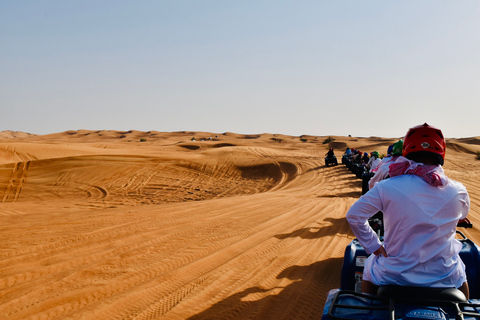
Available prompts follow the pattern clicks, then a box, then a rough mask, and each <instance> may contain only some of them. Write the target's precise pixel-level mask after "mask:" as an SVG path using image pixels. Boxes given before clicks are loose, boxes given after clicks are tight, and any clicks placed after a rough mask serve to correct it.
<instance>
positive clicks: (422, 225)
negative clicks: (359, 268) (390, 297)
mask: <svg viewBox="0 0 480 320" xmlns="http://www.w3.org/2000/svg"><path fill="white" fill-rule="evenodd" d="M440 169H441V168H440ZM442 172H443V171H442ZM469 208H470V199H469V196H468V193H467V190H466V188H465V187H464V186H463V185H462V184H461V183H459V182H455V181H452V180H447V184H446V185H445V186H444V187H435V186H431V185H429V184H428V183H427V182H425V181H424V180H423V179H422V178H420V177H418V176H415V175H409V174H404V175H400V176H397V177H393V178H390V179H387V180H383V181H380V182H378V183H377V184H376V185H375V187H374V188H373V189H371V190H370V191H369V192H367V193H366V194H365V195H363V196H362V197H361V198H360V199H359V200H358V201H357V202H356V203H355V204H353V206H352V207H351V208H350V210H349V211H348V213H347V220H348V222H349V224H350V227H351V228H352V230H353V233H354V234H355V236H356V237H357V239H358V240H359V241H360V243H361V244H362V245H363V247H364V248H365V250H366V251H367V253H372V252H374V251H375V250H377V249H378V248H380V246H381V245H382V243H381V242H380V240H379V239H378V237H377V235H376V234H375V232H374V231H373V230H372V228H370V226H369V225H368V218H369V217H371V216H373V215H374V214H375V213H377V212H378V211H382V212H383V217H384V228H385V232H384V243H383V244H384V247H385V250H386V252H387V254H388V257H384V256H383V255H379V256H376V255H374V254H372V255H370V256H369V258H368V259H367V261H366V263H365V268H364V274H363V279H365V280H368V281H370V282H372V283H373V284H376V285H386V284H397V285H412V286H413V285H415V286H429V287H452V286H455V287H457V288H458V287H460V286H461V285H462V284H463V283H464V282H465V281H466V275H465V266H464V264H463V262H462V260H461V259H460V257H459V252H460V250H461V248H462V244H461V243H460V242H459V241H458V240H456V239H455V230H456V225H457V222H458V220H459V219H463V218H465V217H466V216H467V214H468V211H469Z"/></svg>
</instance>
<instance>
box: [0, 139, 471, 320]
mask: <svg viewBox="0 0 480 320" xmlns="http://www.w3.org/2000/svg"><path fill="white" fill-rule="evenodd" d="M193 137H195V140H196V141H192V138H193ZM334 138H335V139H336V140H335V146H350V147H355V148H360V149H362V148H363V149H364V150H365V151H369V152H370V151H373V150H374V149H373V148H375V149H377V150H378V151H380V152H385V150H386V149H387V146H388V144H390V143H391V142H392V141H394V139H382V138H347V137H334ZM0 139H3V140H0V192H2V193H1V194H0V199H2V203H0V222H1V223H0V237H1V239H2V243H1V244H0V248H1V250H0V288H1V293H2V294H1V295H0V315H2V318H4V319H312V318H319V317H320V315H321V313H322V309H323V304H324V300H325V297H326V294H327V292H328V291H329V290H330V289H332V288H336V287H338V286H339V284H340V268H341V265H342V260H343V259H342V258H343V251H344V249H345V246H346V245H347V244H348V243H349V242H350V241H351V240H352V239H353V235H352V233H351V231H350V229H349V227H348V224H347V222H346V220H345V214H346V212H347V210H348V208H349V207H350V205H351V204H353V203H354V202H355V200H356V199H358V197H359V196H360V194H361V181H360V180H359V179H357V178H356V177H355V176H353V174H351V173H350V171H348V170H347V169H346V168H345V167H344V166H342V165H339V166H337V167H325V166H324V155H325V153H326V151H327V149H328V144H323V141H324V140H325V137H313V136H302V137H291V136H285V135H271V134H261V135H241V134H235V133H225V134H214V133H208V132H175V133H161V132H156V131H151V132H140V131H126V132H125V131H122V132H120V131H105V130H104V131H88V130H79V131H68V132H64V133H58V134H53V135H48V136H35V135H28V134H22V133H12V132H6V133H4V134H3V138H2V134H1V133H0ZM301 139H302V140H305V141H302V140H301ZM201 140H203V141H201ZM478 141H479V140H478V139H477V138H468V139H458V140H455V139H450V140H449V147H450V148H451V150H449V152H448V153H447V161H446V164H445V171H446V172H447V174H448V175H449V176H451V177H452V178H454V179H456V180H458V181H461V182H462V183H464V184H465V186H466V187H467V189H468V190H469V192H470V196H471V200H472V210H471V212H470V219H471V221H472V222H473V223H474V228H473V229H468V230H463V232H464V233H465V234H466V235H467V236H468V237H469V238H471V239H472V240H474V241H475V242H477V243H480V235H479V233H478V226H479V225H480V221H479V215H478V212H479V210H480V208H479V204H480V184H479V182H478V178H479V172H480V170H479V169H480V161H478V160H476V158H475V157H476V155H475V154H476V152H477V151H479V150H480V145H479V144H478ZM341 153H343V150H337V156H338V157H339V160H340V156H341Z"/></svg>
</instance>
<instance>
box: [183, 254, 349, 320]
mask: <svg viewBox="0 0 480 320" xmlns="http://www.w3.org/2000/svg"><path fill="white" fill-rule="evenodd" d="M342 261H343V258H331V259H327V260H324V261H318V262H315V263H313V264H311V265H308V266H296V265H295V266H291V267H289V268H287V269H285V270H283V271H282V272H281V273H280V274H278V276H277V277H276V278H277V279H289V280H292V281H293V282H292V283H290V284H289V285H287V286H285V287H272V288H261V287H258V286H255V287H251V288H247V289H245V290H243V291H242V292H238V293H235V294H233V295H231V296H229V297H227V298H225V299H224V300H222V301H219V302H217V303H215V304H214V305H212V306H211V307H210V308H208V309H207V310H205V311H203V312H201V313H199V314H196V315H194V316H192V317H190V318H188V319H189V320H200V319H209V320H211V319H222V320H223V319H262V320H265V319H266V320H268V319H272V320H273V319H275V320H276V319H320V318H321V316H322V312H323V306H324V304H325V299H326V297H327V294H328V291H329V290H330V289H334V288H338V287H339V286H340V271H339V270H340V269H341V266H342ZM255 295H257V296H258V297H259V298H258V299H256V297H255Z"/></svg>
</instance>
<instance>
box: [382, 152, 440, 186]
mask: <svg viewBox="0 0 480 320" xmlns="http://www.w3.org/2000/svg"><path fill="white" fill-rule="evenodd" d="M388 170H389V175H390V177H395V176H399V175H402V174H414V175H417V176H419V177H421V178H422V179H423V180H425V181H426V182H428V183H429V184H430V185H432V186H435V187H444V186H446V185H447V183H448V178H447V176H446V175H445V173H444V171H443V168H442V166H441V165H427V164H423V163H418V162H415V161H412V160H409V159H407V158H404V157H399V158H398V159H397V161H395V162H394V163H392V164H391V165H390V166H389V167H388Z"/></svg>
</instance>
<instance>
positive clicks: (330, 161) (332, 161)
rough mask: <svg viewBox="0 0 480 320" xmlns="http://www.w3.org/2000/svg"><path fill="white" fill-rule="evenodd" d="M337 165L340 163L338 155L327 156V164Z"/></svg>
mask: <svg viewBox="0 0 480 320" xmlns="http://www.w3.org/2000/svg"><path fill="white" fill-rule="evenodd" d="M330 165H332V166H336V165H338V161H337V157H336V156H330V157H328V156H327V157H325V166H327V167H328V166H330Z"/></svg>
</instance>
